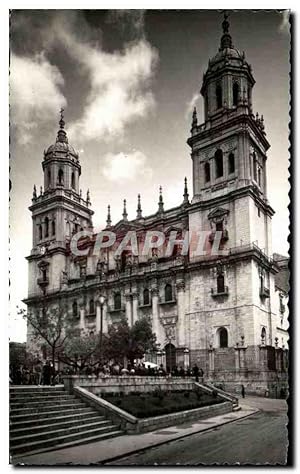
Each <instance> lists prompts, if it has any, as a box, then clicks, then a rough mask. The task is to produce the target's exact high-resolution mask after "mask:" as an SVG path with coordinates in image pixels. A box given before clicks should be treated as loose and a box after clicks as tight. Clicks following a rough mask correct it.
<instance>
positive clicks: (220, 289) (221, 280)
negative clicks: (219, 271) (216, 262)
mask: <svg viewBox="0 0 300 474" xmlns="http://www.w3.org/2000/svg"><path fill="white" fill-rule="evenodd" d="M217 292H218V293H225V285H224V275H218V277H217Z"/></svg>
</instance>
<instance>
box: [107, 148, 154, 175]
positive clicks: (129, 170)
mask: <svg viewBox="0 0 300 474" xmlns="http://www.w3.org/2000/svg"><path fill="white" fill-rule="evenodd" d="M103 174H104V176H105V178H107V179H108V180H110V181H117V182H118V181H119V180H120V179H121V180H126V181H134V180H136V179H137V178H140V179H147V178H151V176H152V170H151V168H150V167H149V166H148V165H147V157H146V155H144V153H142V152H141V151H139V150H133V151H132V152H129V153H124V152H120V153H116V154H112V153H108V154H107V155H106V156H105V157H104V163H103Z"/></svg>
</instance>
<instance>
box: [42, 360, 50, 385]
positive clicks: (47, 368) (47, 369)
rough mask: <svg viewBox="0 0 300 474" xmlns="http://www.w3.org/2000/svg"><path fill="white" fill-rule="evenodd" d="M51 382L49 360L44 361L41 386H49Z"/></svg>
mask: <svg viewBox="0 0 300 474" xmlns="http://www.w3.org/2000/svg"><path fill="white" fill-rule="evenodd" d="M50 380H51V367H50V362H49V360H46V364H45V365H44V367H43V385H50Z"/></svg>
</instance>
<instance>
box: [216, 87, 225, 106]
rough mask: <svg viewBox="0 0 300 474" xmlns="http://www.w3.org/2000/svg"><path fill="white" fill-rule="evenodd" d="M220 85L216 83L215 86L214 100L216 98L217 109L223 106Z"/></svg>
mask: <svg viewBox="0 0 300 474" xmlns="http://www.w3.org/2000/svg"><path fill="white" fill-rule="evenodd" d="M222 95H223V94H222V86H221V84H217V87H216V100H217V109H220V108H221V107H222V106H223V97H222Z"/></svg>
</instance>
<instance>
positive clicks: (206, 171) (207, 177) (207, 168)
mask: <svg viewBox="0 0 300 474" xmlns="http://www.w3.org/2000/svg"><path fill="white" fill-rule="evenodd" d="M204 174H205V182H206V183H208V182H209V181H210V164H209V163H205V165H204Z"/></svg>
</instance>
